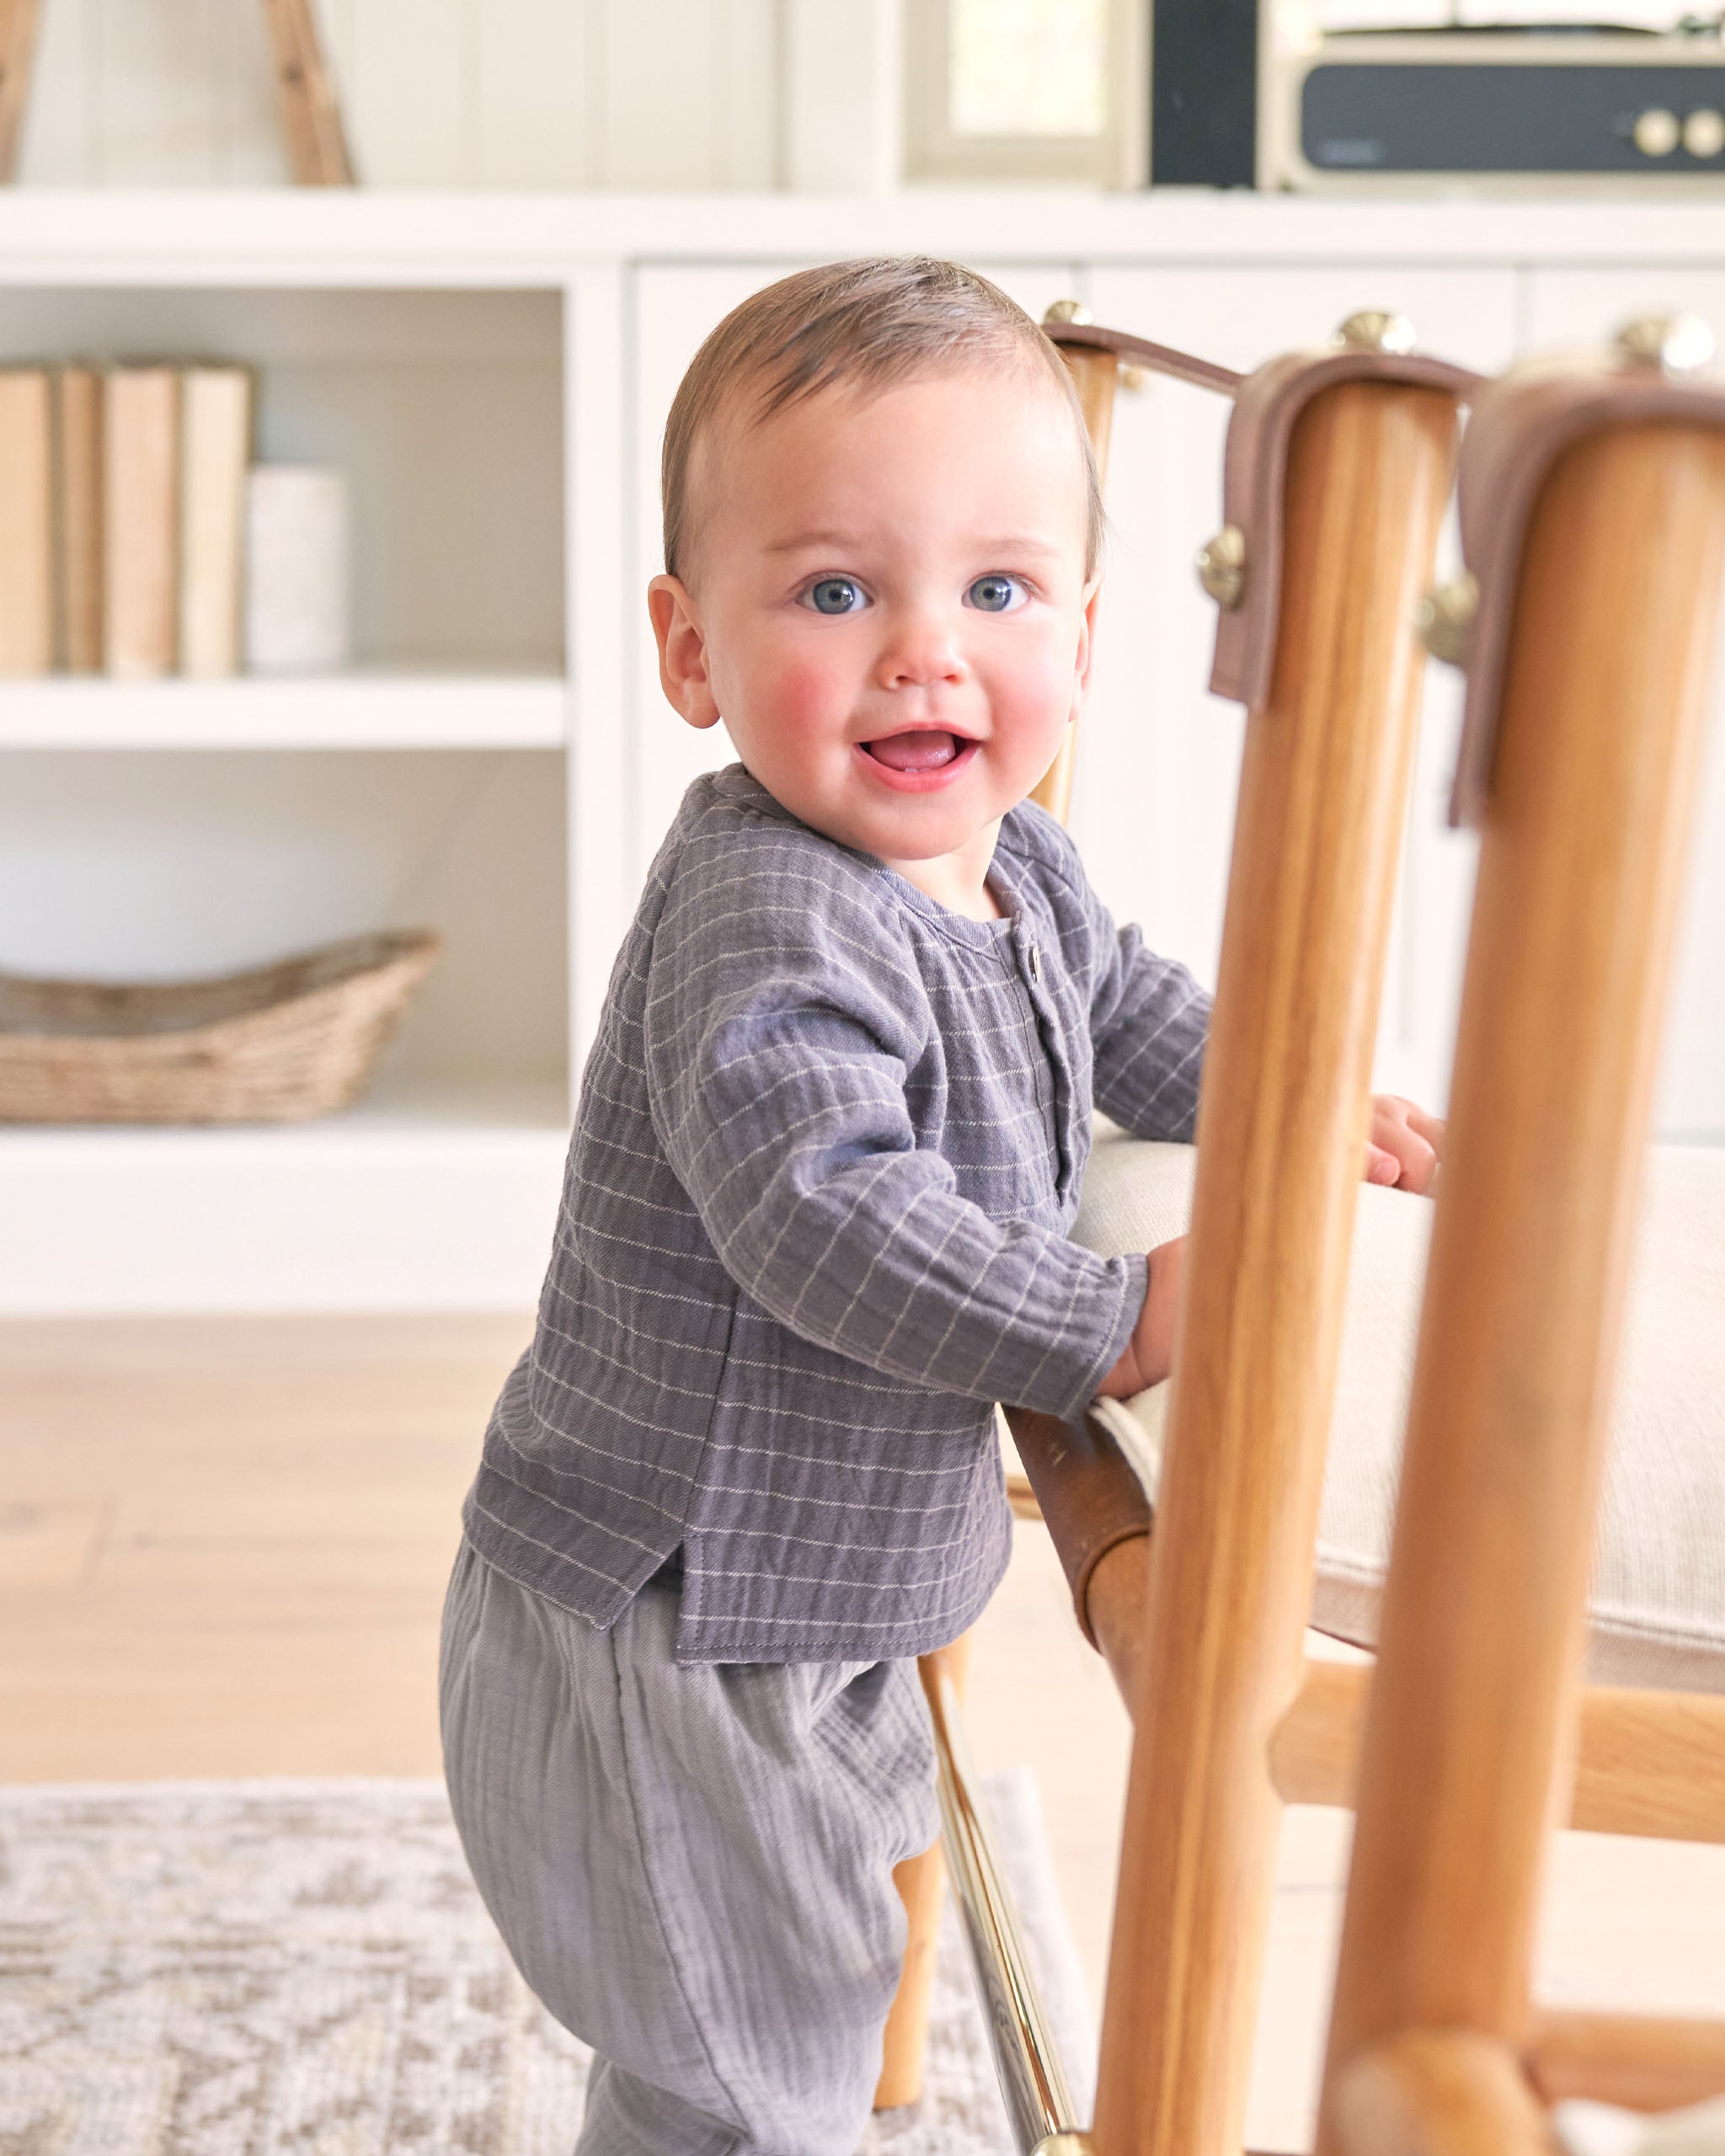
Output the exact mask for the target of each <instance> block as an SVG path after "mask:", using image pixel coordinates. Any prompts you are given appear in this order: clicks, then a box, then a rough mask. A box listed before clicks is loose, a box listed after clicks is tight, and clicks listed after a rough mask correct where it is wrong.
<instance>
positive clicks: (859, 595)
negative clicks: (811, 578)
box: [804, 576, 868, 614]
mask: <svg viewBox="0 0 1725 2156" xmlns="http://www.w3.org/2000/svg"><path fill="white" fill-rule="evenodd" d="M804 596H805V597H806V599H807V600H808V603H809V606H812V607H813V608H814V611H815V612H816V613H817V614H854V613H855V612H856V611H857V608H858V607H860V606H865V605H866V604H867V603H868V602H867V600H866V599H865V598H864V596H863V587H862V585H861V584H858V583H857V582H856V580H855V579H853V578H852V577H848V576H824V577H822V578H821V579H820V583H819V584H810V585H809V590H808V591H807V593H806V594H805V595H804Z"/></svg>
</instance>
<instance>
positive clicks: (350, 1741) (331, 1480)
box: [0, 1315, 1725, 2148]
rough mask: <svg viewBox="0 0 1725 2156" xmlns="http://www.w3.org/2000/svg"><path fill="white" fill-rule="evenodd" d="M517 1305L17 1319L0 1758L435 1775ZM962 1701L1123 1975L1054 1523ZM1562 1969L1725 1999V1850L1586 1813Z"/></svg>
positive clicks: (1324, 1850) (1299, 2004) (1302, 1959)
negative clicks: (1587, 1829) (440, 1630)
mask: <svg viewBox="0 0 1725 2156" xmlns="http://www.w3.org/2000/svg"><path fill="white" fill-rule="evenodd" d="M528 1322H529V1321H528V1320H527V1318H526V1316H525V1315H523V1316H521V1317H511V1318H499V1317H456V1318H451V1317H441V1316H440V1317H435V1318H423V1317H401V1318H389V1317H366V1318H275V1319H235V1318H223V1319H219V1320H213V1319H204V1320H183V1319H172V1320H158V1319H149V1320H142V1319H126V1320H108V1321H101V1322H99V1323H91V1322H89V1321H59V1320H55V1321H33V1322H24V1321H10V1322H8V1323H5V1324H0V1779H5V1780H26V1781H41V1780H135V1779H155V1778H158V1777H163V1776H179V1775H192V1776H201V1775H246V1774H435V1772H436V1771H437V1768H438V1754H437V1732H436V1701H435V1659H436V1634H437V1620H438V1611H439V1608H440V1605H441V1599H442V1593H443V1583H444V1580H445V1578H446V1575H447V1572H448V1569H449V1565H450V1561H451V1557H452V1556H453V1554H454V1550H455V1545H456V1540H457V1533H458V1528H457V1512H458V1508H459V1504H460V1500H461V1496H462V1491H463V1490H464V1489H465V1487H466V1486H467V1481H468V1478H469V1476H471V1474H472V1472H473V1465H474V1460H475V1457H476V1454H477V1451H478V1438H479V1433H480V1431H481V1429H482V1428H483V1424H484V1420H485V1416H486V1412H487V1411H488V1409H489V1406H490V1404H491V1401H492V1399H493V1397H494V1395H495V1393H496V1390H497V1388H498V1385H499V1383H500V1381H501V1380H502V1378H503V1375H504V1373H505V1371H506V1370H507V1369H508V1368H509V1366H510V1363H511V1362H512V1361H513V1360H514V1358H515V1355H516V1353H518V1352H519V1350H520V1348H521V1344H522V1342H523V1341H524V1340H525V1338H526V1331H527V1327H528ZM967 1722H968V1726H969V1736H970V1739H971V1747H972V1749H973V1750H974V1751H975V1753H976V1755H977V1757H978V1758H979V1761H980V1764H982V1765H983V1766H984V1767H985V1768H986V1767H989V1766H993V1765H996V1764H1011V1763H1013V1762H1016V1761H1019V1760H1028V1761H1029V1762H1030V1763H1031V1764H1033V1766H1034V1767H1035V1768H1036V1769H1037V1773H1038V1775H1039V1780H1040V1782H1041V1785H1042V1790H1043V1797H1044V1806H1045V1808H1046V1810H1047V1813H1048V1817H1049V1841H1050V1844H1051V1847H1052V1850H1053V1854H1054V1860H1055V1871H1056V1874H1057V1876H1058V1877H1059V1880H1060V1887H1061V1892H1062V1896H1063V1898H1064V1900H1065V1906H1066V1909H1067V1913H1068V1914H1069V1916H1070V1918H1071V1922H1072V1928H1073V1930H1074V1933H1075V1935H1076V1938H1077V1941H1078V1945H1079V1949H1080V1951H1081V1955H1082V1957H1083V1959H1084V1961H1085V1965H1086V1967H1087V1970H1088V1971H1089V1972H1090V1975H1091V1978H1092V1988H1093V1989H1095V1990H1097V1991H1098V1992H1099V1989H1100V1984H1101V1981H1102V1975H1103V1968H1104V1966H1105V1962H1106V1955H1107V1944H1108V1919H1109V1900H1110V1896H1111V1893H1112V1887H1113V1880H1114V1865H1115V1858H1116V1840H1117V1837H1118V1834H1119V1817H1120V1806H1121V1796H1122V1789H1123V1784H1124V1770H1125V1764H1126V1751H1127V1746H1126V1728H1125V1722H1124V1716H1123V1715H1122V1714H1121V1711H1120V1709H1119V1704H1118V1702H1117V1701H1116V1700H1115V1698H1114V1692H1113V1689H1112V1686H1111V1684H1109V1681H1108V1677H1107V1675H1106V1673H1105V1672H1104V1670H1103V1667H1102V1664H1101V1662H1099V1661H1098V1660H1097V1657H1095V1656H1094V1655H1093V1654H1092V1653H1091V1652H1090V1651H1089V1650H1088V1649H1087V1648H1086V1647H1085V1646H1083V1645H1082V1644H1081V1641H1080V1640H1079V1638H1078V1636H1077V1634H1076V1630H1075V1628H1074V1627H1073V1625H1072V1622H1071V1615H1070V1613H1069V1609H1068V1604H1067V1601H1066V1595H1065V1586H1064V1582H1062V1580H1061V1578H1060V1568H1059V1566H1058V1564H1057V1563H1056V1562H1055V1558H1054V1556H1053V1554H1052V1551H1051V1550H1050V1549H1049V1545H1048V1541H1047V1537H1046V1535H1045V1534H1044V1532H1043V1530H1042V1529H1041V1528H1040V1527H1039V1526H1036V1525H1028V1526H1021V1527H1020V1528H1019V1529H1018V1530H1017V1548H1016V1550H1015V1553H1014V1556H1013V1561H1012V1569H1011V1572H1009V1574H1008V1576H1007V1582H1006V1583H1005V1585H1004V1586H1003V1588H1001V1593H1000V1594H999V1595H998V1596H997V1597H996V1601H995V1603H994V1604H993V1606H992V1608H991V1609H990V1611H989V1613H988V1615H987V1617H986V1618H985V1620H984V1623H983V1625H982V1628H981V1630H980V1636H979V1639H978V1643H977V1649H976V1652H975V1658H974V1661H973V1664H972V1673H971V1678H970V1701H969V1709H968V1711H967ZM1346 1853H1347V1841H1346V1822H1345V1820H1343V1818H1342V1817H1340V1816H1339V1815H1338V1814H1335V1813H1331V1812H1311V1811H1296V1812H1290V1814H1289V1816H1288V1822H1287V1830H1286V1832H1285V1833H1284V1843H1283V1858H1282V1866H1281V1878H1280V1887H1279V1893H1278V1897H1277V1904H1276V1910H1275V1916H1274V1927H1273V1937H1272V1942H1271V1955H1270V1964H1269V1970H1268V1983H1267V1988H1266V1997H1265V2005H1264V2011H1263V2020H1262V2029H1261V2039H1260V2046H1259V2057H1258V2077H1257V2083H1256V2086H1255V2089H1254V2095H1253V2102H1252V2116H1251V2121H1250V2133H1249V2138H1250V2141H1251V2143H1252V2145H1253V2146H1255V2147H1257V2148H1299V2147H1303V2146H1309V2112H1310V2105H1311V2084H1312V2079H1313V2074H1314V2071H1315V2063H1316V2057H1317V2054H1318V2048H1319V2045H1320V2042H1321V2038H1322V2024H1323V2013H1324V2000H1325V1996H1326V1992H1327V1969H1328V1964H1329V1961H1330V1957H1331V1956H1332V1953H1333V1951H1334V1933H1335V1925H1336V1920H1337V1916H1338V1909H1339V1903H1340V1895H1341V1882H1342V1881H1343V1877H1344V1876H1345V1867H1346ZM1556 1870H1557V1881H1556V1891H1555V1892H1554V1895H1553V1908H1552V1912H1551V1920H1550V1923H1549V1924H1548V1926H1547V1937H1546V1950H1545V1954H1544V1983H1543V1988H1544V1990H1545V1992H1546V1995H1547V1996H1550V1997H1554V1998H1562V1999H1564V2000H1565V2001H1566V2002H1568V2003H1581V2002H1584V2001H1588V2000H1599V2001H1605V2002H1608V2003H1614V2004H1619V2005H1622V2006H1632V2005H1633V2006H1641V2007H1644V2008H1647V2009H1666V2010H1669V2011H1674V2012H1690V2013H1709V2012H1710V2013H1719V2012H1722V2011H1725V1850H1717V1849H1682V1848H1674V1847H1672V1846H1670V1845H1669V1844H1658V1843H1639V1844H1637V1843H1612V1844H1608V1843H1604V1842H1601V1841H1599V1839H1598V1838H1594V1837H1590V1836H1580V1835H1573V1836H1567V1837H1565V1838H1564V1839H1563V1843H1562V1846H1561V1848H1560V1850H1559V1854H1558V1859H1557V1866H1556Z"/></svg>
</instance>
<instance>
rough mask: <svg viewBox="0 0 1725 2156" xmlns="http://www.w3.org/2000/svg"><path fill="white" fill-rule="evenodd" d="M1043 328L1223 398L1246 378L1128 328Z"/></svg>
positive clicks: (1059, 340) (1061, 339) (1057, 338)
mask: <svg viewBox="0 0 1725 2156" xmlns="http://www.w3.org/2000/svg"><path fill="white" fill-rule="evenodd" d="M1042 329H1043V334H1044V336H1045V337H1047V338H1049V339H1051V340H1052V341H1053V342H1054V343H1055V344H1083V345H1087V346H1088V347H1089V349H1090V350H1092V351H1093V352H1112V353H1113V354H1114V356H1115V357H1116V358H1117V359H1122V360H1130V361H1131V362H1132V364H1133V365H1134V366H1140V367H1145V368H1147V369H1148V370H1149V371H1150V372H1151V374H1163V375H1167V376H1169V377H1170V379H1171V380H1172V381H1174V382H1190V383H1191V384H1192V385H1193V387H1194V388H1197V389H1213V390H1215V392H1217V394H1218V395H1220V396H1222V397H1231V396H1233V395H1234V393H1235V392H1236V390H1237V389H1238V388H1239V387H1240V385H1241V383H1242V382H1244V381H1245V379H1246V377H1245V376H1244V375H1242V374H1236V372H1235V371H1234V370H1233V368H1232V367H1225V366H1218V365H1217V363H1216V361H1215V360H1200V359H1199V358H1197V357H1195V356H1194V354H1192V353H1190V352H1182V351H1178V350H1176V349H1175V347H1174V346H1173V345H1172V344H1151V342H1150V341H1149V339H1147V338H1144V337H1129V336H1128V335H1127V334H1126V332H1125V331H1124V329H1101V328H1097V325H1096V323H1093V322H1045V323H1044V324H1043V325H1042Z"/></svg>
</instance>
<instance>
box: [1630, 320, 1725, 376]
mask: <svg viewBox="0 0 1725 2156" xmlns="http://www.w3.org/2000/svg"><path fill="white" fill-rule="evenodd" d="M1617 356H1618V357H1619V358H1620V359H1621V360H1627V361H1628V362H1629V364H1630V365H1631V366H1637V367H1657V368H1658V370H1659V371H1660V373H1661V374H1693V373H1695V372H1696V370H1697V369H1698V368H1700V367H1704V366H1706V364H1707V362H1708V360H1711V359H1712V356H1713V333H1712V330H1711V329H1710V328H1708V326H1707V324H1706V323H1705V322H1703V321H1702V320H1701V317H1700V316H1699V315H1698V314H1643V315H1637V318H1635V320H1634V321H1633V322H1626V323H1624V325H1623V327H1622V328H1621V329H1620V330H1619V331H1618V332H1617Z"/></svg>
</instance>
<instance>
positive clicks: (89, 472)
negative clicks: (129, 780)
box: [54, 367, 103, 674]
mask: <svg viewBox="0 0 1725 2156" xmlns="http://www.w3.org/2000/svg"><path fill="white" fill-rule="evenodd" d="M54 387H55V405H56V413H55V417H56V425H55V430H54V438H55V447H56V461H55V510H56V515H55V520H54V551H55V564H56V569H57V572H58V577H57V581H58V584H59V595H58V605H57V608H56V633H55V645H56V656H57V658H58V660H59V663H60V664H61V666H63V667H64V668H65V669H66V670H67V673H69V674H99V673H100V672H101V670H102V663H103V659H102V377H101V376H100V375H99V373H98V372H97V371H96V370H95V369H94V368H93V367H61V369H60V371H59V372H58V373H57V374H56V376H55V381H54Z"/></svg>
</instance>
